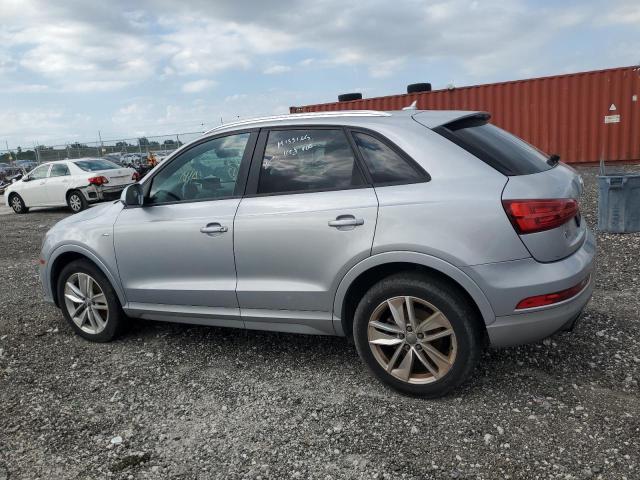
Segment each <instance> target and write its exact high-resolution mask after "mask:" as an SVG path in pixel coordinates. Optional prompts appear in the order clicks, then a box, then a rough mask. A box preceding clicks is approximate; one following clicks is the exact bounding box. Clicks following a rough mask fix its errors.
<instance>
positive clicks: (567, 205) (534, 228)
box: [502, 198, 580, 234]
mask: <svg viewBox="0 0 640 480" xmlns="http://www.w3.org/2000/svg"><path fill="white" fill-rule="evenodd" d="M502 205H503V206H504V210H505V212H507V216H508V217H509V220H511V223H512V224H513V226H514V228H515V229H516V231H517V232H518V233H520V234H525V233H535V232H542V231H545V230H551V229H552V228H556V227H559V226H560V225H564V224H565V223H566V222H567V221H568V220H570V219H571V218H573V217H575V216H576V215H578V213H579V212H580V206H579V205H578V201H577V200H575V199H573V198H558V199H549V200H503V201H502Z"/></svg>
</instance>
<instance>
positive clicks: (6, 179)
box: [0, 167, 27, 195]
mask: <svg viewBox="0 0 640 480" xmlns="http://www.w3.org/2000/svg"><path fill="white" fill-rule="evenodd" d="M26 174H27V172H26V171H25V170H24V169H22V168H20V167H11V168H9V169H6V170H4V171H3V172H2V173H1V174H0V195H3V194H4V192H5V190H6V189H7V187H9V185H11V184H12V183H15V182H17V181H18V180H20V179H21V178H22V177H23V176H25V175H26Z"/></svg>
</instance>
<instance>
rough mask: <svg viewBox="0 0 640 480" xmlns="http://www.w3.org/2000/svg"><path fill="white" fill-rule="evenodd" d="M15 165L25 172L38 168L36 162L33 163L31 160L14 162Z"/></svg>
mask: <svg viewBox="0 0 640 480" xmlns="http://www.w3.org/2000/svg"><path fill="white" fill-rule="evenodd" d="M16 165H17V166H19V167H20V168H22V169H24V170H25V171H26V172H30V171H31V170H33V169H34V168H36V167H37V166H38V162H34V161H33V160H18V161H16Z"/></svg>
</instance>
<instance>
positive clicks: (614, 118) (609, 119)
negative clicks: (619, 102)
mask: <svg viewBox="0 0 640 480" xmlns="http://www.w3.org/2000/svg"><path fill="white" fill-rule="evenodd" d="M604 123H620V115H605V116H604Z"/></svg>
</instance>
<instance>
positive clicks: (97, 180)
mask: <svg viewBox="0 0 640 480" xmlns="http://www.w3.org/2000/svg"><path fill="white" fill-rule="evenodd" d="M89 183H90V184H91V185H98V186H100V185H104V184H105V183H109V179H108V178H107V177H103V176H99V177H91V178H90V179H89Z"/></svg>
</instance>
